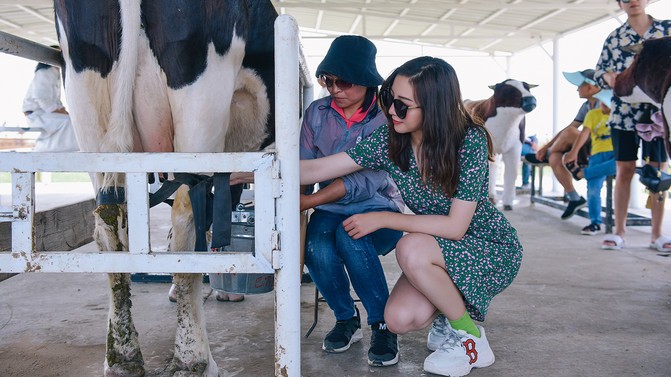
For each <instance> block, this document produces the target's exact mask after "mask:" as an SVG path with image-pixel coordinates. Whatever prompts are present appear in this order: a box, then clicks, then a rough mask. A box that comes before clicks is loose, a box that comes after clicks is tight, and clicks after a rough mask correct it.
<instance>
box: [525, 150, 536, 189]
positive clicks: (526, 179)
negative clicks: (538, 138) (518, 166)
mask: <svg viewBox="0 0 671 377" xmlns="http://www.w3.org/2000/svg"><path fill="white" fill-rule="evenodd" d="M528 153H536V151H535V150H533V149H531V145H529V144H527V143H522V157H524V155H526V154H528ZM530 177H531V166H529V164H527V163H526V162H524V161H522V185H528V184H529V178H530Z"/></svg>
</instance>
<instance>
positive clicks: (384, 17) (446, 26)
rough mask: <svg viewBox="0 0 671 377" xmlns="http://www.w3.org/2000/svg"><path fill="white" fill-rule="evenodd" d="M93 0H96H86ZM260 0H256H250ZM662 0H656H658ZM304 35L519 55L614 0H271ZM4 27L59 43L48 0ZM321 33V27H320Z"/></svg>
mask: <svg viewBox="0 0 671 377" xmlns="http://www.w3.org/2000/svg"><path fill="white" fill-rule="evenodd" d="M82 1H90V0H82ZM252 1H257V0H252ZM657 1H660V0H650V3H655V2H657ZM272 3H273V5H274V6H275V8H276V9H277V10H278V12H279V13H281V14H290V15H292V16H293V17H294V18H295V19H296V21H297V23H298V25H299V27H300V29H301V31H303V32H305V33H304V34H305V35H311V36H316V35H322V36H326V37H334V36H337V35H341V34H359V35H364V36H366V37H368V38H370V39H375V40H396V41H404V42H410V43H417V44H427V45H434V46H444V47H450V48H455V49H462V50H470V51H480V52H487V53H491V54H495V53H496V54H500V53H503V54H514V53H516V52H519V51H522V50H525V49H528V48H530V47H533V46H536V45H538V44H539V43H542V42H545V41H550V40H552V39H553V38H555V37H561V36H562V35H564V34H567V33H570V32H573V31H577V30H580V29H582V28H585V27H588V26H590V25H593V24H595V23H598V22H600V21H603V20H605V19H607V18H610V17H615V16H616V15H617V14H619V12H618V7H617V5H616V4H615V1H614V0H563V1H558V0H272ZM0 30H1V31H4V32H7V33H11V34H14V35H18V36H20V37H23V38H26V39H30V40H33V41H36V42H38V43H42V44H47V45H49V44H55V43H57V41H56V33H55V27H54V21H53V6H52V1H50V0H13V1H9V0H0ZM315 33H316V34H315Z"/></svg>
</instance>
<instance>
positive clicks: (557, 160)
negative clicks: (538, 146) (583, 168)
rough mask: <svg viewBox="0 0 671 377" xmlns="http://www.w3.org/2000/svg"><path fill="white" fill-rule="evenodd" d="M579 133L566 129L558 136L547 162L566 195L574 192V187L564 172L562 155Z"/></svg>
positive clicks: (571, 180)
mask: <svg viewBox="0 0 671 377" xmlns="http://www.w3.org/2000/svg"><path fill="white" fill-rule="evenodd" d="M579 134H580V132H579V131H578V130H577V129H576V128H573V127H571V128H567V129H565V130H564V131H562V132H561V134H559V137H558V138H557V140H555V143H554V144H553V145H552V147H550V156H549V157H548V160H549V161H550V166H551V167H552V172H553V173H554V175H555V177H557V180H558V181H559V183H560V184H561V185H562V186H563V187H564V190H565V191H566V193H571V192H575V187H574V186H573V177H571V173H570V172H569V171H568V170H566V167H565V166H564V162H563V161H562V157H563V156H564V153H566V152H568V151H569V150H570V149H571V147H572V146H573V142H574V141H575V140H576V138H577V137H578V135H579Z"/></svg>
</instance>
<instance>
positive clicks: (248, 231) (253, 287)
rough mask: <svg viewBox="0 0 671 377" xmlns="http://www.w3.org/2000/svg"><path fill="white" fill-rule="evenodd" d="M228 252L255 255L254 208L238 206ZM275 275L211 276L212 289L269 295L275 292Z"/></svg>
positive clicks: (234, 215)
mask: <svg viewBox="0 0 671 377" xmlns="http://www.w3.org/2000/svg"><path fill="white" fill-rule="evenodd" d="M227 251H236V252H240V251H243V252H249V253H254V208H253V207H245V206H243V205H238V207H237V208H236V210H235V211H233V212H232V224H231V244H230V245H229V246H226V247H225V248H224V250H223V251H221V252H222V253H225V252H227ZM274 285H275V274H257V273H254V274H247V273H233V274H210V287H212V289H215V290H217V291H223V292H226V293H236V294H257V293H267V292H270V291H272V290H273V287H274Z"/></svg>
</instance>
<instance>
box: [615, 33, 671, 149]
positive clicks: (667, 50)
mask: <svg viewBox="0 0 671 377" xmlns="http://www.w3.org/2000/svg"><path fill="white" fill-rule="evenodd" d="M627 51H628V52H630V53H635V54H636V55H635V56H634V61H633V62H632V64H631V65H630V66H629V67H628V68H627V69H625V70H624V71H622V73H620V74H619V75H617V77H616V79H615V86H614V87H613V89H614V92H615V95H617V96H618V97H620V98H621V99H622V100H624V101H627V102H634V103H636V102H648V103H653V104H655V105H656V106H658V107H661V110H662V115H663V119H664V139H665V140H666V149H667V151H668V152H670V153H671V144H670V143H669V121H671V37H665V38H659V39H650V40H647V41H645V42H643V43H642V44H638V45H635V46H631V47H628V48H627Z"/></svg>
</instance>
